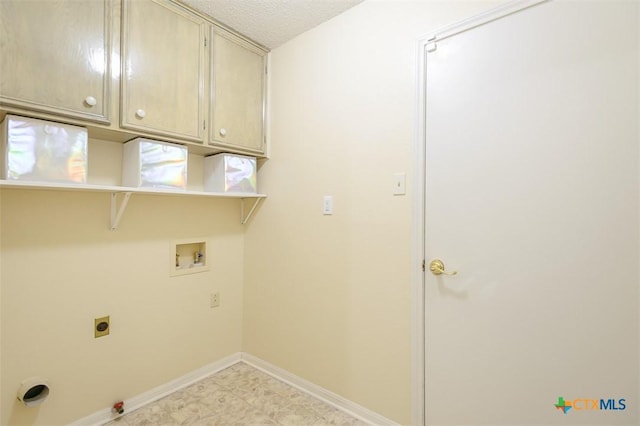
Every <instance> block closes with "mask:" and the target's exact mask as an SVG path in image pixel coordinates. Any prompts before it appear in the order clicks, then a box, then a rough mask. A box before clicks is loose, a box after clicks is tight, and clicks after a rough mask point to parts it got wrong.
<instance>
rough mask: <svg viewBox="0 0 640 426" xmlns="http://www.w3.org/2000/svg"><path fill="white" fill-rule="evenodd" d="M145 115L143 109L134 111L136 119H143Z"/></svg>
mask: <svg viewBox="0 0 640 426" xmlns="http://www.w3.org/2000/svg"><path fill="white" fill-rule="evenodd" d="M146 115H147V113H146V112H145V110H143V109H139V110H137V111H136V117H138V118H144V117H145V116H146Z"/></svg>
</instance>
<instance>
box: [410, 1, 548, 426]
mask: <svg viewBox="0 0 640 426" xmlns="http://www.w3.org/2000/svg"><path fill="white" fill-rule="evenodd" d="M548 1H551V0H514V1H509V2H507V3H505V4H503V5H500V6H498V7H495V8H492V9H489V10H487V11H486V12H483V13H481V14H478V15H475V16H472V17H470V18H468V19H465V20H462V21H459V22H457V23H454V24H451V25H447V26H445V27H442V28H440V29H438V30H435V31H433V32H430V33H428V34H426V35H425V36H423V37H421V38H420V39H419V40H418V42H417V44H416V55H415V57H416V70H417V72H416V77H415V78H416V81H415V88H416V92H415V93H416V107H415V114H416V115H415V120H414V122H415V123H416V128H415V137H414V146H413V158H414V164H413V170H414V172H413V179H414V182H415V189H416V190H415V194H416V196H415V198H414V200H413V214H412V230H413V232H412V235H413V237H412V247H413V249H412V252H413V262H412V265H414V266H413V267H412V271H411V281H412V289H411V297H412V301H411V324H412V330H411V336H412V338H411V364H412V365H411V419H412V424H414V425H425V424H426V423H425V422H426V404H425V381H426V371H425V361H426V360H425V344H426V342H425V337H424V336H425V331H426V330H425V314H426V304H425V291H424V288H425V287H424V286H425V284H426V283H425V281H426V280H425V277H426V272H425V270H426V268H425V264H426V252H425V239H426V228H425V219H426V211H425V201H426V184H425V182H426V176H427V173H426V157H425V155H426V145H427V140H426V126H427V123H426V111H427V105H426V103H427V99H426V79H427V71H426V68H427V54H426V49H427V46H428V45H430V44H432V43H434V42H435V43H437V41H438V40H443V39H446V38H448V37H452V36H454V35H456V34H460V33H462V32H464V31H468V30H471V29H473V28H476V27H479V26H481V25H485V24H488V23H490V22H492V21H495V20H497V19H501V18H504V17H506V16H509V15H512V14H514V13H517V12H521V11H523V10H525V9H528V8H530V7H533V6H537V5H539V4H541V3H546V2H548Z"/></svg>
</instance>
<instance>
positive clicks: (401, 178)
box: [392, 173, 407, 195]
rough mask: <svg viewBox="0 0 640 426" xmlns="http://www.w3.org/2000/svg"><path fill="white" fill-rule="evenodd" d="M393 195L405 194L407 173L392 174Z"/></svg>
mask: <svg viewBox="0 0 640 426" xmlns="http://www.w3.org/2000/svg"><path fill="white" fill-rule="evenodd" d="M392 176H393V188H392V191H393V195H405V194H406V193H407V190H406V182H407V175H406V173H394V174H393V175H392Z"/></svg>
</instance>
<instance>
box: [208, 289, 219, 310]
mask: <svg viewBox="0 0 640 426" xmlns="http://www.w3.org/2000/svg"><path fill="white" fill-rule="evenodd" d="M210 306H211V307H212V308H217V307H218V306H220V293H218V292H215V293H211V301H210Z"/></svg>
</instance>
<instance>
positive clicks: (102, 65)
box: [0, 0, 110, 122]
mask: <svg viewBox="0 0 640 426" xmlns="http://www.w3.org/2000/svg"><path fill="white" fill-rule="evenodd" d="M109 10H110V2H109V1H108V0H107V1H105V0H88V1H73V0H49V1H24V0H2V1H0V58H1V60H0V76H2V78H0V103H2V104H6V105H13V106H17V107H22V108H27V109H34V110H39V111H45V112H52V113H55V114H62V115H66V116H72V117H79V118H84V119H90V120H93V121H99V122H106V121H107V111H108V110H109V109H108V81H109V54H110V49H109Z"/></svg>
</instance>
